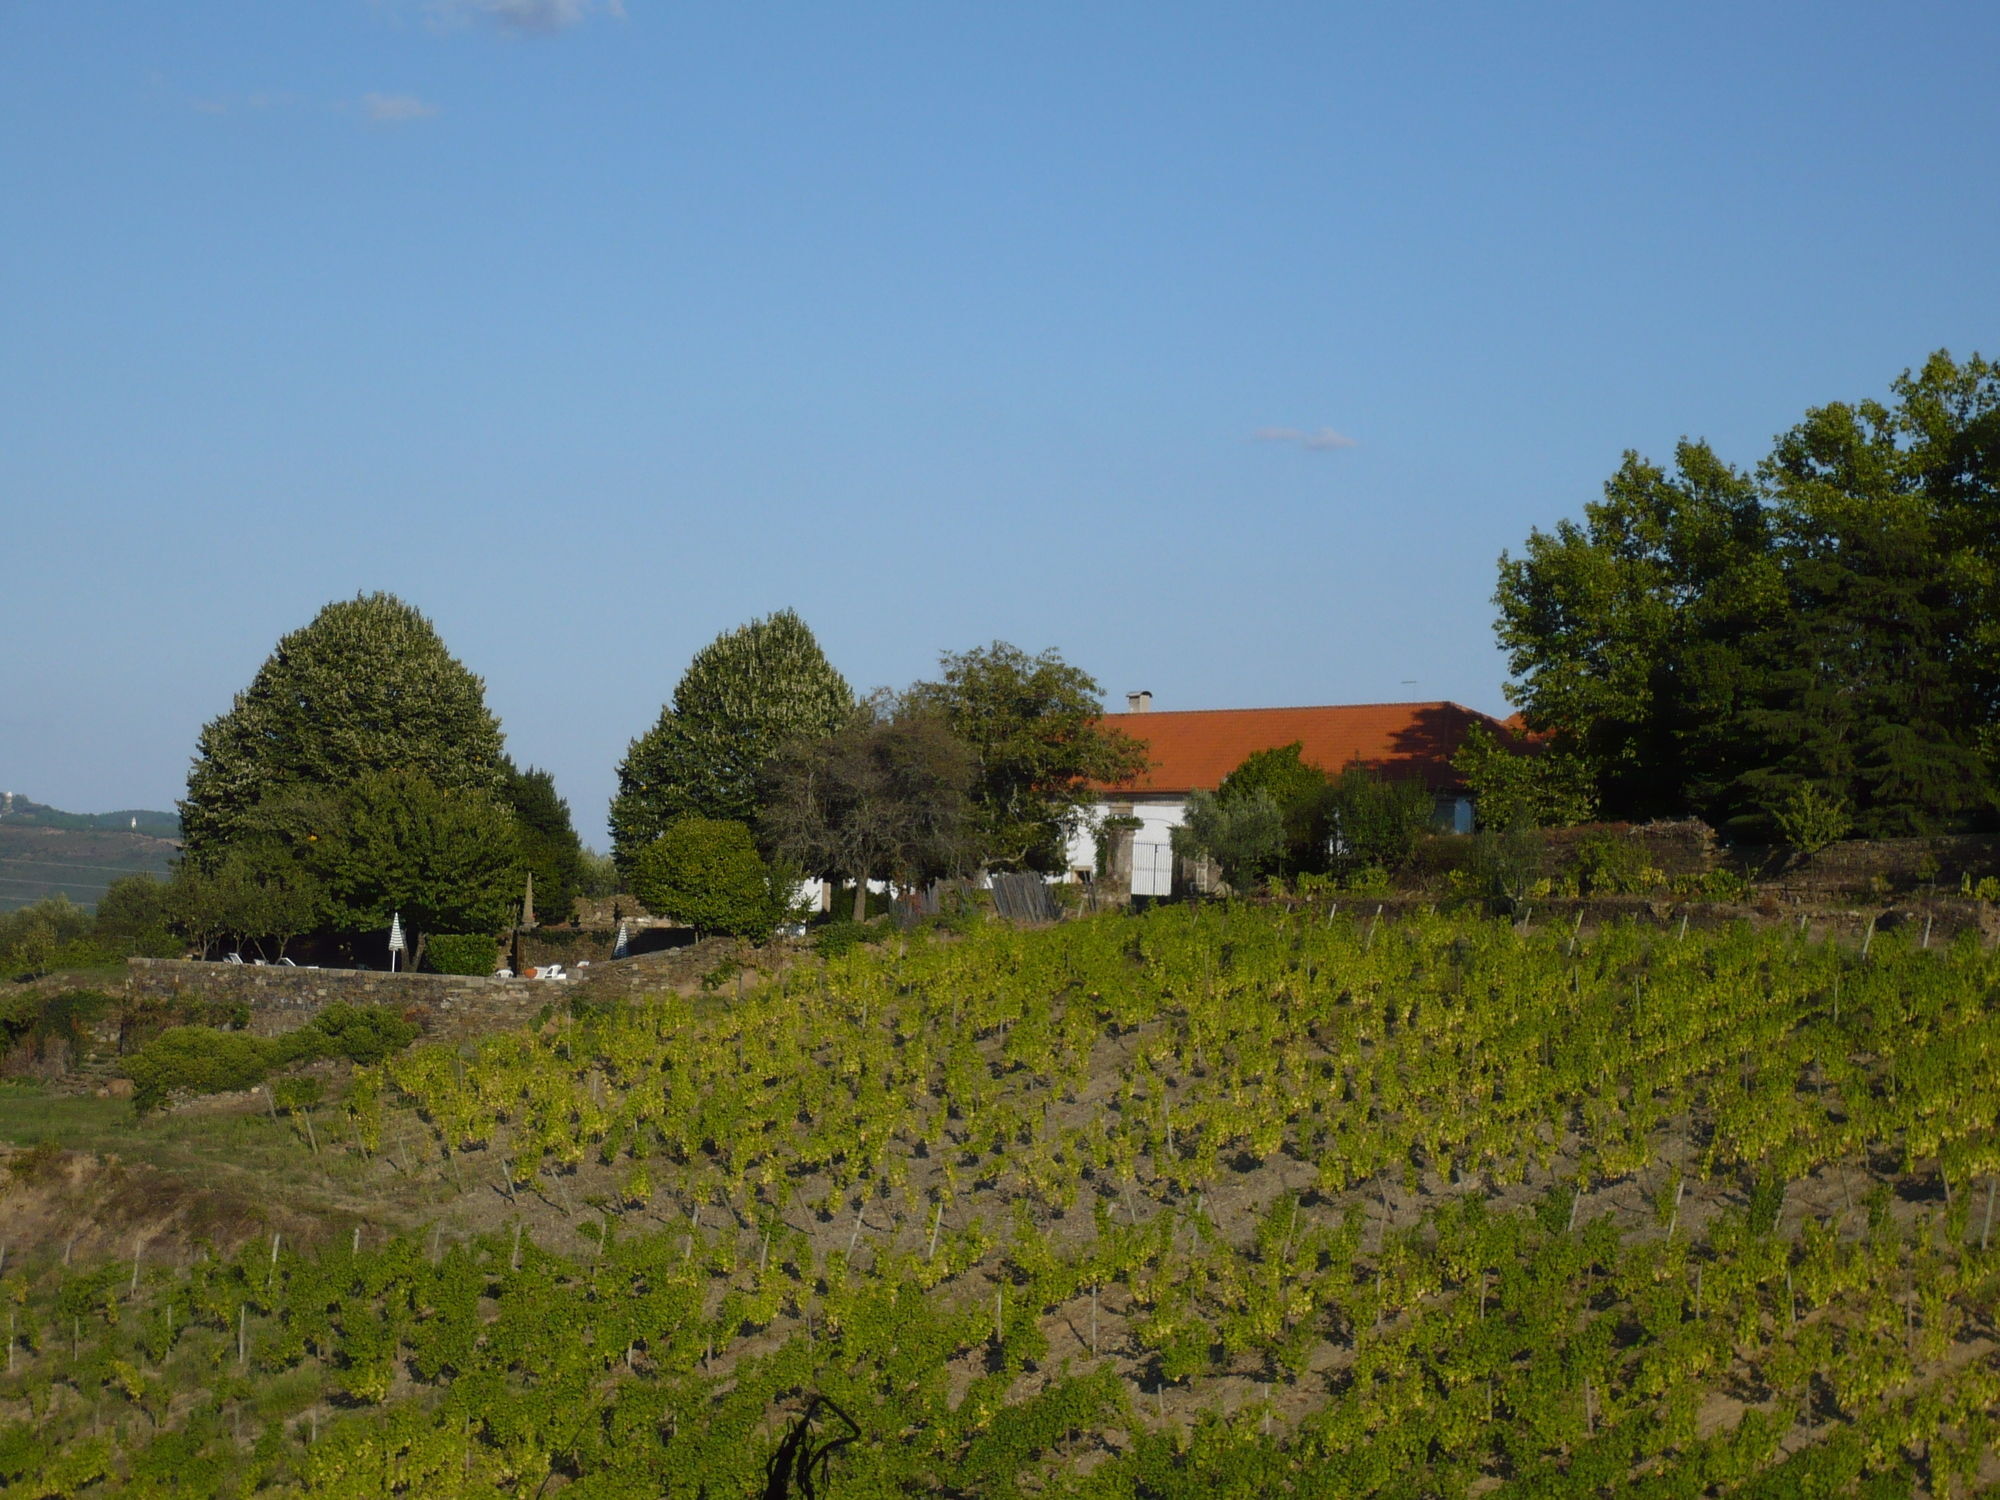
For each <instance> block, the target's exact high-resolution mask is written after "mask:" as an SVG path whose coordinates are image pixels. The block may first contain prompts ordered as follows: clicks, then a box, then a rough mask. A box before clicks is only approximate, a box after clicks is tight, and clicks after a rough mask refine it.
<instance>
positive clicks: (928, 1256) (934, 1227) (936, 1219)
mask: <svg viewBox="0 0 2000 1500" xmlns="http://www.w3.org/2000/svg"><path fill="white" fill-rule="evenodd" d="M943 1225H944V1199H942V1198H940V1199H938V1206H937V1212H936V1213H935V1214H933V1215H932V1216H931V1247H930V1249H928V1250H926V1251H925V1252H924V1259H925V1260H933V1259H935V1258H936V1256H937V1240H938V1230H939V1229H940V1228H942V1227H943Z"/></svg>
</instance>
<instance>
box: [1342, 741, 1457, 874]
mask: <svg viewBox="0 0 2000 1500" xmlns="http://www.w3.org/2000/svg"><path fill="white" fill-rule="evenodd" d="M1432 816H1433V806H1432V799H1431V794H1430V793H1429V792H1428V791H1426V790H1425V789H1424V786H1423V784H1422V783H1421V782H1417V781H1408V780H1402V779H1397V780H1390V779H1388V778H1386V777H1382V776H1378V775H1376V774H1375V773H1374V772H1373V771H1370V770H1369V769H1368V768H1367V767H1366V766H1360V765H1350V766H1347V767H1346V768H1344V769H1343V770H1342V771H1341V773H1340V775H1338V776H1337V777H1335V778H1334V780H1333V784H1332V786H1331V788H1330V789H1329V790H1328V793H1327V831H1328V835H1329V838H1330V839H1331V842H1332V864H1333V867H1334V869H1335V870H1336V871H1338V872H1339V873H1341V874H1343V875H1351V874H1353V873H1355V872H1357V871H1360V870H1367V869H1375V870H1384V871H1394V870H1397V869H1400V868H1401V867H1402V866H1403V864H1404V863H1406V862H1407V861H1408V859H1409V857H1410V851H1411V850H1413V849H1415V848H1416V846H1417V840H1418V839H1420V838H1422V837H1423V835H1424V834H1425V832H1426V831H1428V830H1429V828H1430V825H1431V819H1432Z"/></svg>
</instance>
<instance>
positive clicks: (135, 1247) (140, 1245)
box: [132, 1240, 146, 1297]
mask: <svg viewBox="0 0 2000 1500" xmlns="http://www.w3.org/2000/svg"><path fill="white" fill-rule="evenodd" d="M145 1248H146V1242H145V1241H144V1240H134V1241H132V1295H133V1296H134V1297H136V1296H138V1295H139V1257H140V1255H141V1254H142V1253H144V1251H145Z"/></svg>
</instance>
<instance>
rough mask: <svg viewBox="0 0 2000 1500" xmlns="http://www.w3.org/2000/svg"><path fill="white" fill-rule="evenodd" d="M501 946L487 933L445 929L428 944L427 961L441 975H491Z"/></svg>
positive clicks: (425, 948)
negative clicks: (459, 931) (452, 931)
mask: <svg viewBox="0 0 2000 1500" xmlns="http://www.w3.org/2000/svg"><path fill="white" fill-rule="evenodd" d="M499 954H500V946H499V944H497V943H495V942H494V941H493V939H492V938H491V937H489V936H487V935H486V934H485V933H483V932H467V933H450V932H443V933H439V934H438V935H437V936H435V937H433V938H431V939H430V941H429V942H427V943H426V944H425V945H424V961H425V962H426V963H428V964H429V965H430V966H431V968H432V969H434V970H435V971H436V972H438V973H440V974H491V973H492V972H493V971H494V970H495V969H497V968H498V967H499V964H498V963H496V962H495V960H496V959H497V958H498V957H499Z"/></svg>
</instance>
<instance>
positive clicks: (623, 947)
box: [611, 917, 632, 958]
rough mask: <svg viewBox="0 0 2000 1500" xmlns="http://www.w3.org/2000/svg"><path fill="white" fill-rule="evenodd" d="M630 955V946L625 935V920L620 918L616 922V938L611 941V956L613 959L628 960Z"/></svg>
mask: <svg viewBox="0 0 2000 1500" xmlns="http://www.w3.org/2000/svg"><path fill="white" fill-rule="evenodd" d="M631 953H632V945H631V942H630V941H629V940H628V939H627V937H626V935H625V920H624V918H622V917H621V918H619V921H618V936H617V937H615V938H613V939H612V941H611V956H612V957H613V958H628V957H630V956H631Z"/></svg>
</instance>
